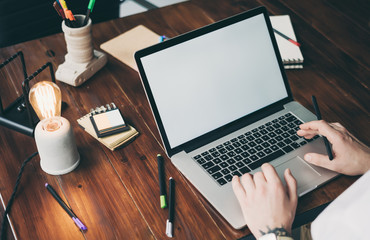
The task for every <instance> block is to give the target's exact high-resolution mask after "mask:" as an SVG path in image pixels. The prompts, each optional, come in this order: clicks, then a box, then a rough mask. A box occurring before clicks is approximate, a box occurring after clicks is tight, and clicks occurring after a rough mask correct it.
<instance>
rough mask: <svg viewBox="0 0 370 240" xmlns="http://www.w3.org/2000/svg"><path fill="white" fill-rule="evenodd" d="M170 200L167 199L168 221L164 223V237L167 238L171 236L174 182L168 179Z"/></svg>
mask: <svg viewBox="0 0 370 240" xmlns="http://www.w3.org/2000/svg"><path fill="white" fill-rule="evenodd" d="M169 182H170V199H169V202H170V203H169V204H170V206H169V211H168V219H167V223H166V235H167V236H168V237H172V236H173V218H174V215H175V212H174V211H175V180H173V178H172V177H170V180H169Z"/></svg>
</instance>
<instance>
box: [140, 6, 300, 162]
mask: <svg viewBox="0 0 370 240" xmlns="http://www.w3.org/2000/svg"><path fill="white" fill-rule="evenodd" d="M259 14H263V15H264V18H265V21H266V24H267V28H268V31H269V35H270V38H271V42H272V45H273V48H274V51H275V56H276V60H277V61H278V64H279V68H280V72H281V75H282V78H283V81H284V85H285V88H286V92H287V94H288V96H287V97H286V98H283V99H281V100H279V101H277V102H275V103H273V104H270V105H268V106H266V107H264V108H262V109H259V110H258V111H255V112H253V113H250V114H248V115H245V116H244V117H241V118H240V119H237V120H235V121H233V122H230V123H228V124H226V125H224V126H221V127H219V128H217V129H215V130H213V131H211V132H208V133H205V134H204V135H202V136H199V137H197V138H195V139H192V140H190V141H188V142H186V143H183V144H181V145H179V146H176V147H173V148H172V147H171V146H170V144H169V140H168V138H167V134H166V131H165V128H164V125H163V122H162V120H161V116H160V114H159V111H158V108H157V105H156V102H155V99H154V97H153V94H152V91H151V88H150V85H149V82H148V79H147V77H146V74H145V70H144V67H143V65H142V62H141V58H143V57H145V56H148V55H151V54H153V53H156V52H159V51H161V50H164V49H166V48H169V47H173V46H175V45H178V44H181V43H183V42H186V41H188V40H191V39H194V38H197V37H199V36H202V35H205V34H207V33H210V32H213V31H216V30H219V29H221V28H224V27H227V26H229V25H231V24H234V23H237V22H240V21H243V20H245V19H248V18H251V17H254V16H256V15H259ZM135 61H136V64H137V67H138V70H139V75H140V77H141V80H142V84H143V86H144V89H145V93H146V95H147V98H148V100H149V103H150V106H151V109H152V112H153V115H154V118H155V121H156V124H157V127H158V129H159V133H160V135H161V138H162V142H163V144H164V146H165V149H166V152H167V155H168V156H169V157H171V156H173V155H174V154H176V153H178V152H180V151H183V150H185V151H186V152H189V151H191V150H193V149H196V148H198V147H200V146H202V145H204V144H207V143H209V142H211V141H214V140H216V139H218V138H220V137H222V136H225V135H227V134H229V133H231V132H233V131H236V130H237V129H239V128H241V127H243V126H247V125H249V124H251V123H253V122H255V121H258V120H260V119H262V118H265V117H267V116H268V115H270V114H272V113H274V112H277V111H279V110H281V109H283V105H284V104H286V103H288V102H290V101H292V100H293V97H292V93H291V90H290V87H289V83H288V80H287V77H286V74H285V70H284V65H283V62H282V60H281V55H280V52H279V49H278V45H277V42H276V39H275V35H274V32H273V28H272V26H271V22H270V18H269V16H268V13H267V10H266V8H265V7H258V8H255V9H252V10H249V11H246V12H243V13H240V14H237V15H234V16H232V17H229V18H226V19H224V20H221V21H218V22H215V23H212V24H210V25H207V26H205V27H202V28H199V29H196V30H193V31H191V32H188V33H184V34H182V35H179V36H177V37H174V38H171V39H169V40H166V41H164V42H162V43H159V44H156V45H153V46H150V47H148V48H145V49H142V50H139V51H137V52H136V53H135Z"/></svg>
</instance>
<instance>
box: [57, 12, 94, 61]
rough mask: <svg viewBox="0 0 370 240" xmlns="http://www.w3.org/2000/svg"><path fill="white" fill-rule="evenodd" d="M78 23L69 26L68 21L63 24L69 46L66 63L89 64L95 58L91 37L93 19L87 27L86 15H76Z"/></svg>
mask: <svg viewBox="0 0 370 240" xmlns="http://www.w3.org/2000/svg"><path fill="white" fill-rule="evenodd" d="M74 17H75V19H76V21H75V22H73V23H71V24H69V25H70V26H72V25H74V26H75V27H70V26H67V24H66V20H64V21H63V22H62V30H63V32H64V38H65V40H66V44H67V52H68V53H67V55H66V61H69V62H74V63H89V62H90V61H91V59H92V58H93V57H94V49H93V44H92V36H91V19H89V20H88V22H87V24H86V25H85V26H82V25H83V22H84V20H85V15H75V16H74Z"/></svg>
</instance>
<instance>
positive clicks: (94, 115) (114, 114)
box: [90, 103, 129, 137]
mask: <svg viewBox="0 0 370 240" xmlns="http://www.w3.org/2000/svg"><path fill="white" fill-rule="evenodd" d="M90 120H91V123H92V125H93V127H94V130H95V133H96V135H97V136H98V137H107V136H109V135H112V134H115V133H119V132H123V131H126V130H128V129H129V127H128V126H127V125H126V123H125V120H124V119H123V116H122V114H121V112H120V111H119V109H118V108H117V107H116V105H115V104H114V103H111V104H110V105H109V104H107V105H106V106H101V107H97V108H95V109H92V110H91V116H90Z"/></svg>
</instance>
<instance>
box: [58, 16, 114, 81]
mask: <svg viewBox="0 0 370 240" xmlns="http://www.w3.org/2000/svg"><path fill="white" fill-rule="evenodd" d="M75 18H76V22H75V23H73V25H74V27H72V26H71V24H68V25H69V26H67V24H66V21H63V22H62V30H63V32H64V38H65V41H66V45H67V54H66V55H65V62H64V63H62V64H61V65H59V66H58V69H57V71H56V72H55V77H56V79H57V80H59V81H62V82H65V83H67V84H69V85H72V86H75V87H76V86H79V85H81V84H82V83H84V82H85V81H86V80H88V79H89V78H90V77H92V76H93V75H94V74H95V73H96V72H97V71H99V70H100V69H101V68H102V67H104V65H105V64H106V63H107V60H108V58H107V55H106V54H104V53H102V52H100V51H97V50H94V49H93V44H92V34H91V25H92V22H91V19H89V20H88V22H87V24H86V25H84V26H82V25H83V22H84V20H85V15H75Z"/></svg>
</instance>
